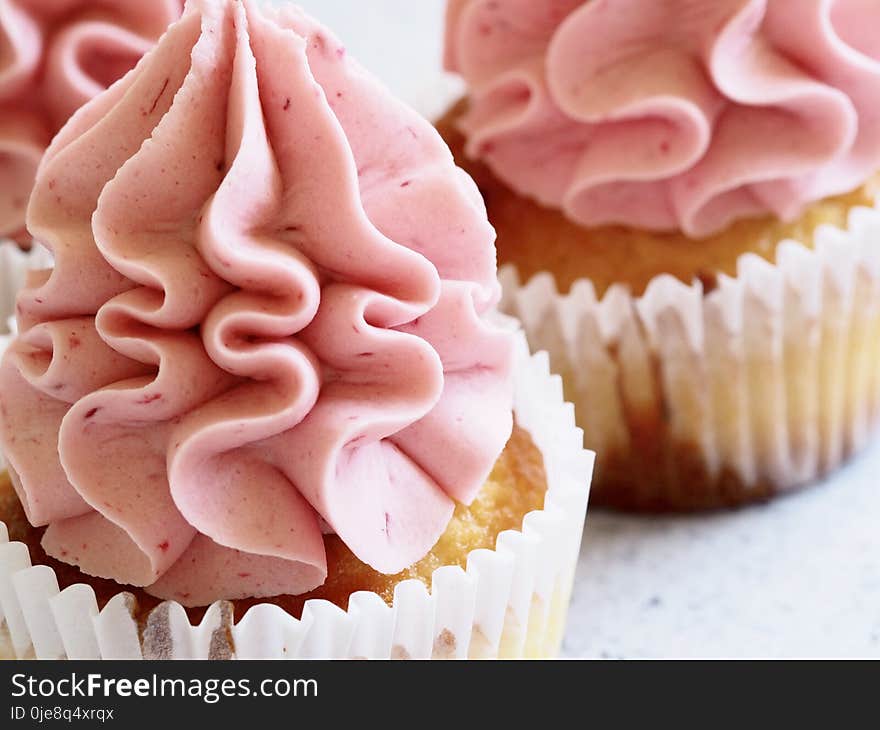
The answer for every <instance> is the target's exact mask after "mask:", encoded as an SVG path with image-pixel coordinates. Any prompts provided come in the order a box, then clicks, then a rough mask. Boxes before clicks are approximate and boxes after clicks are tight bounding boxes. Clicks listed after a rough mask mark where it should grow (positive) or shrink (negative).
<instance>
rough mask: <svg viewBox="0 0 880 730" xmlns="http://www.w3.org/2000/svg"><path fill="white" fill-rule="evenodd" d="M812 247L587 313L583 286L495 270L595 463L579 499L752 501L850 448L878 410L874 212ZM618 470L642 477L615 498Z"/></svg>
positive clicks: (877, 233) (614, 291)
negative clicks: (710, 284)
mask: <svg viewBox="0 0 880 730" xmlns="http://www.w3.org/2000/svg"><path fill="white" fill-rule="evenodd" d="M814 244H815V245H814V247H813V249H810V248H807V247H805V246H804V245H802V244H800V243H797V242H795V241H785V242H782V243H781V244H780V245H779V247H778V249H777V256H776V263H775V264H772V263H769V262H767V261H766V260H764V259H762V258H760V257H758V256H756V255H753V254H747V255H744V256H743V257H742V258H741V259H740V260H739V262H738V266H737V275H736V277H729V276H723V275H722V276H720V277H719V281H718V286H717V288H716V289H715V290H714V291H711V292H704V290H703V286H702V284H701V283H700V282H699V281H696V282H694V283H693V284H691V285H686V284H683V283H681V282H680V281H678V280H677V279H675V278H674V277H672V276H668V275H663V276H658V277H656V278H655V279H653V280H652V281H651V282H650V284H649V286H648V287H647V289H646V291H645V293H644V295H643V296H640V297H634V296H632V295H631V294H630V293H629V292H628V290H627V289H625V288H624V287H623V286H613V287H611V288H610V289H609V290H608V292H607V293H606V294H605V296H604V297H603V298H602V299H601V300H599V299H597V297H596V294H595V290H594V287H593V285H592V283H591V282H590V281H589V280H586V279H582V280H580V281H578V282H576V283H575V285H574V286H573V287H572V288H571V290H570V292H569V293H568V294H566V295H560V294H559V293H558V291H557V286H556V283H555V280H554V277H553V276H552V274H550V273H546V272H545V273H541V274H539V275H537V276H535V277H534V278H533V279H532V280H531V281H529V282H528V283H526V284H525V285H521V283H520V281H519V278H518V276H517V272H516V270H515V269H513V268H510V267H506V268H505V269H504V270H503V271H502V274H501V277H502V282H503V283H504V285H505V286H504V289H505V301H504V302H503V304H502V309H504V310H505V311H507V312H508V313H510V314H512V315H513V316H516V317H518V318H519V319H520V320H521V321H522V323H523V326H524V329H525V332H526V335H527V337H528V339H529V342H530V344H531V346H532V348H533V349H535V350H547V351H548V352H549V353H550V358H551V366H552V369H553V371H554V372H557V373H560V374H562V376H563V379H564V382H565V389H566V396H567V398H568V399H569V400H571V401H572V402H574V404H575V407H576V411H577V414H578V421H579V423H580V424H581V425H582V426H583V428H584V431H585V439H586V445H587V446H588V447H589V448H591V449H593V450H595V451H596V452H598V454H599V461H598V463H597V473H596V479H595V483H594V486H593V492H594V498H598V499H599V501H601V502H610V503H617V504H620V502H621V501H624V502H629V505H626V504H624V505H623V506H638V505H641V506H642V507H648V508H650V507H651V506H658V505H659V506H660V507H662V506H667V507H669V506H672V507H675V506H678V507H681V506H683V505H686V504H687V503H688V501H689V500H693V499H696V501H697V502H700V503H702V506H720V504H722V503H725V502H730V501H744V500H748V499H749V498H750V493H751V494H754V496H761V497H762V498H763V497H766V496H770V495H771V494H774V493H776V492H779V491H784V490H787V489H790V488H793V487H795V486H798V485H802V484H805V483H807V482H810V481H813V480H815V479H816V478H818V477H820V476H822V475H824V474H825V473H827V472H829V471H830V470H832V469H834V468H835V467H837V466H838V465H839V464H840V463H841V461H843V460H844V459H845V458H846V457H847V456H848V455H850V454H851V453H853V452H854V451H856V450H857V449H859V448H860V447H862V446H863V445H864V443H865V441H866V439H867V438H868V436H869V433H870V431H871V428H872V426H873V425H874V424H875V422H876V421H877V416H878V406H880V212H878V210H874V209H869V208H855V209H853V210H852V211H851V212H850V216H849V223H848V226H847V228H846V230H841V229H839V228H836V227H832V226H823V227H820V228H819V229H818V230H817V232H816V234H815V241H814ZM614 460H617V463H616V464H615V463H614ZM627 460H629V461H631V462H633V463H635V462H639V464H641V466H642V473H640V474H639V473H637V470H638V468H639V467H636V471H632V472H630V477H629V478H631V479H633V481H634V484H633V485H632V486H631V487H630V489H632V490H633V493H631V494H629V495H626V497H625V498H622V495H621V494H620V493H619V492H615V490H620V489H621V487H620V485H619V484H616V483H612V479H613V474H612V472H613V470H614V469H615V468H619V467H620V466H621V463H623V467H624V470H625V469H626V468H627V464H626V463H625V462H626V461H627ZM701 490H702V492H703V493H699V492H700V491H701ZM697 506H700V505H697Z"/></svg>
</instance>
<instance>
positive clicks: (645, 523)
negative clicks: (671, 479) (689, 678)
mask: <svg viewBox="0 0 880 730" xmlns="http://www.w3.org/2000/svg"><path fill="white" fill-rule="evenodd" d="M878 482H880V444H875V445H874V446H873V447H872V449H871V450H870V451H869V452H868V453H866V454H863V455H862V456H861V457H859V458H857V459H856V460H855V461H853V462H852V463H850V464H849V465H847V466H846V467H844V469H843V470H842V471H840V472H838V473H837V474H836V475H835V476H834V477H833V478H832V479H830V480H828V481H827V482H825V483H824V484H820V485H817V486H815V487H812V488H809V489H806V490H804V491H801V492H797V493H795V494H792V495H790V496H788V497H784V498H782V499H780V500H778V501H775V502H772V503H769V504H767V505H762V506H757V507H751V508H747V509H742V510H739V511H735V512H727V513H717V514H713V515H709V516H701V517H673V518H659V519H658V518H639V517H629V516H622V515H615V514H611V513H607V512H599V511H593V512H592V513H591V514H590V515H589V516H588V518H587V530H586V533H585V536H584V543H583V547H582V549H581V557H580V565H579V573H578V582H577V585H576V588H575V595H574V600H573V603H572V608H571V619H570V623H569V627H568V633H567V636H566V640H565V646H564V652H565V654H566V656H588V657H625V658H635V657H670V656H678V657H836V656H845V657H852V656H860V657H863V656H870V657H880V483H878Z"/></svg>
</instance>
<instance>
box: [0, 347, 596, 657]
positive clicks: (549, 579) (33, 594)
mask: <svg viewBox="0 0 880 730" xmlns="http://www.w3.org/2000/svg"><path fill="white" fill-rule="evenodd" d="M518 337H519V346H518V356H517V357H518V359H517V369H516V372H517V378H516V398H515V412H516V419H517V422H518V424H519V425H520V426H521V427H522V428H524V429H525V430H526V431H528V432H529V433H530V434H531V436H532V440H533V441H534V443H535V444H536V446H537V447H538V448H539V449H540V451H541V452H542V454H543V457H544V466H545V470H546V473H547V485H548V491H547V496H546V501H545V506H544V509H543V510H541V511H537V512H532V513H530V514H528V515H526V517H525V519H524V522H523V527H522V529H521V530H518V531H507V532H504V533H502V534H501V535H499V537H498V540H497V545H496V548H495V550H476V551H474V552H472V553H471V554H469V555H468V559H467V567H466V569H465V570H462V569H461V568H458V567H445V568H440V569H439V570H437V571H436V572H435V573H434V574H433V579H432V584H431V589H430V591H429V590H428V589H427V587H426V586H425V585H424V584H423V583H421V582H419V581H415V580H410V581H405V582H402V583H400V584H399V585H398V586H397V588H396V590H395V593H394V601H393V606H388V605H387V604H386V603H385V602H384V601H383V600H382V599H381V598H380V597H379V596H378V595H376V594H373V593H364V592H362V593H355V594H353V595H352V596H351V599H350V604H349V609H348V611H343V610H341V609H340V608H338V607H337V606H335V605H334V604H332V603H329V602H327V601H321V600H313V601H309V602H308V603H307V604H306V605H305V608H304V610H303V613H302V617H301V619H295V618H293V617H291V616H290V615H288V614H286V613H285V612H284V611H283V610H282V609H280V608H278V607H277V606H274V605H270V604H264V605H259V606H256V607H254V608H252V609H251V610H249V611H248V612H247V614H246V615H245V616H244V617H243V618H242V620H241V621H240V622H239V623H238V624H235V625H233V621H232V607H231V605H230V604H228V603H218V604H215V605H214V606H212V607H211V608H210V609H209V610H208V612H207V613H206V615H205V618H204V620H203V621H202V622H201V624H199V625H198V626H191V625H190V623H189V621H188V619H187V615H186V612H185V611H184V609H183V608H182V607H181V606H180V605H178V604H175V603H170V602H169V603H164V604H162V605H160V606H159V607H158V608H157V609H155V610H154V611H153V613H152V614H151V615H150V617H149V619H148V621H147V624H146V626H145V627H144V629H143V632H142V633H140V632H139V628H138V625H137V624H136V622H135V620H134V619H133V618H132V613H131V610H130V607H131V601H132V597H131V596H130V595H129V594H125V593H120V594H119V595H117V596H116V597H114V598H113V599H112V600H111V601H110V602H109V603H108V604H107V605H106V606H105V607H104V609H103V610H101V611H99V610H98V604H97V601H96V598H95V593H94V591H93V590H92V588H91V587H89V586H88V585H85V584H80V585H74V586H71V587H69V588H67V589H65V590H64V591H60V592H59V589H58V581H57V578H56V576H55V574H54V572H53V571H52V570H51V569H50V568H48V567H46V566H33V567H31V562H30V557H29V555H28V550H27V548H26V547H25V546H24V545H23V544H21V543H10V542H8V536H7V531H6V528H5V526H4V525H3V524H2V523H0V618H2V622H0V626H2V628H0V658H2V657H3V656H4V655H5V656H17V657H31V656H35V657H37V658H50V659H59V658H71V659H73V658H75V659H97V658H105V659H140V658H150V659H152V658H163V659H165V658H169V659H170V658H174V659H184V658H238V659H257V658H269V659H280V658H401V659H402V658H410V659H428V658H436V659H451V658H466V657H474V658H493V657H524V656H532V657H546V656H555V655H556V653H557V652H558V650H559V647H560V644H561V640H562V631H563V627H564V623H565V614H566V612H567V608H568V602H569V598H570V595H571V590H572V584H573V580H574V571H575V566H576V564H577V556H578V552H579V549H580V542H581V534H582V530H583V525H584V518H585V513H586V507H587V499H588V493H589V485H590V478H591V474H592V468H593V454H591V453H589V452H587V451H585V450H584V448H583V433H582V432H581V431H580V429H578V428H577V427H576V426H575V423H574V410H573V407H572V406H571V405H570V404H567V403H565V402H564V399H563V396H562V382H561V380H560V379H559V377H557V376H551V375H550V370H549V361H548V358H547V355H546V354H545V353H541V354H538V355H535V356H530V355H529V352H528V346H527V344H526V341H525V337H524V336H523V335H522V333H520V334H519V335H518ZM4 643H5V647H4Z"/></svg>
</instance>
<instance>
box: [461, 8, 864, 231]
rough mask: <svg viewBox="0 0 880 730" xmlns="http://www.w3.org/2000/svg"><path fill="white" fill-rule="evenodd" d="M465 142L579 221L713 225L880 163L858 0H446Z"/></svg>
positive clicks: (783, 214) (797, 202)
mask: <svg viewBox="0 0 880 730" xmlns="http://www.w3.org/2000/svg"><path fill="white" fill-rule="evenodd" d="M446 60H447V66H448V67H449V68H450V69H452V70H455V71H458V72H460V73H461V74H463V75H464V77H465V79H466V80H467V81H468V83H469V84H470V87H471V97H470V102H471V103H470V109H469V111H468V113H467V114H466V116H465V117H464V118H463V120H462V129H463V131H464V132H465V133H466V134H467V135H468V146H467V152H468V154H469V155H471V156H474V157H480V158H481V159H483V160H485V161H486V162H487V163H488V164H489V165H490V166H491V167H492V169H493V171H494V172H495V173H496V174H497V175H498V176H499V177H500V178H501V179H502V180H504V181H505V182H506V183H507V184H508V185H510V186H511V187H512V188H514V189H515V190H516V191H517V192H519V193H520V194H523V195H528V196H530V197H533V198H535V199H536V200H538V201H539V202H540V203H541V204H543V205H546V206H550V207H555V208H560V209H562V210H563V211H564V212H565V214H566V215H567V216H568V217H569V218H571V219H572V220H574V221H575V222H577V223H580V224H582V225H585V226H597V225H605V224H624V225H631V226H634V227H639V228H644V229H649V230H657V231H665V230H682V231H684V232H685V233H686V234H688V235H690V236H693V237H701V236H706V235H709V234H712V233H716V232H718V231H719V230H722V229H723V228H725V227H726V226H727V225H728V224H730V223H731V222H733V221H734V220H736V219H739V218H743V217H753V216H759V215H765V214H773V215H776V216H777V217H779V218H781V219H783V220H791V219H794V218H796V217H797V216H798V215H799V214H800V213H801V211H802V210H803V208H804V207H805V206H806V205H807V204H809V203H811V202H814V201H816V200H820V199H822V198H824V197H828V196H831V195H836V194H840V193H844V192H848V191H850V190H852V189H855V188H856V187H858V186H859V185H861V184H862V183H864V181H865V180H867V179H868V178H869V177H870V176H871V175H872V174H873V173H874V172H876V171H877V169H878V168H880V6H878V5H877V4H876V3H873V2H865V0H717V1H715V2H705V0H664V1H663V2H658V1H657V0H589V2H585V1H584V0H544V1H543V2H540V3H536V2H530V1H529V0H451V2H450V4H449V8H448V28H447V58H446Z"/></svg>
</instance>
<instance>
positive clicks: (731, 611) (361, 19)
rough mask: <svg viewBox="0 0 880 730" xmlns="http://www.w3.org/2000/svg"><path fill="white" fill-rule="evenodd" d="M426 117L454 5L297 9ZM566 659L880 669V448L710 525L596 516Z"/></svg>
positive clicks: (438, 1) (385, 3)
mask: <svg viewBox="0 0 880 730" xmlns="http://www.w3.org/2000/svg"><path fill="white" fill-rule="evenodd" d="M300 4H301V5H302V6H303V7H305V8H306V9H307V10H309V11H310V12H312V13H314V14H315V15H316V16H318V17H319V18H321V19H322V20H324V21H326V22H327V23H328V24H330V25H331V26H332V27H333V28H334V30H335V31H336V33H337V34H338V35H339V36H340V37H341V38H342V39H343V40H344V41H345V42H346V43H347V45H348V46H349V48H350V49H351V51H352V53H353V54H355V55H356V56H357V57H358V58H359V59H360V60H361V61H362V62H363V63H364V64H365V65H366V66H368V67H370V68H371V69H372V70H373V71H375V72H376V73H378V74H379V75H380V76H382V77H383V78H384V79H385V80H386V81H387V82H388V83H389V84H390V85H391V87H392V88H393V89H394V91H395V92H397V93H398V94H400V95H402V96H403V97H404V98H406V99H407V100H408V101H410V102H411V103H413V104H415V105H416V106H417V107H418V108H419V109H420V110H421V111H422V112H423V113H425V114H427V115H429V116H431V115H436V114H438V113H439V112H441V111H442V110H443V109H444V107H445V105H446V104H447V103H448V102H449V101H451V99H453V98H454V97H455V93H456V91H455V90H456V88H457V87H456V85H455V84H454V83H452V82H450V80H449V79H448V78H445V77H444V76H443V74H442V73H441V71H440V64H439V60H440V53H441V33H442V24H441V19H442V7H443V0H418V1H417V2H413V1H412V0H371V2H369V3H356V2H352V0H300ZM587 525H588V529H587V531H586V535H585V538H584V543H583V548H582V551H581V561H580V567H579V571H580V572H579V575H578V584H577V588H576V590H575V596H574V602H573V604H572V612H571V619H570V624H569V629H568V634H567V637H566V641H565V649H564V650H565V653H566V655H567V656H590V657H600V656H613V657H669V656H686V657H696V656H705V657H722V656H757V657H770V656H880V445H878V446H876V447H875V448H874V449H873V451H872V452H870V453H869V454H867V455H865V456H863V457H862V458H860V459H859V460H857V461H856V462H854V463H852V464H851V465H849V466H848V467H846V468H845V469H844V470H843V471H842V472H840V473H839V474H838V475H836V476H835V477H834V478H833V479H832V480H830V481H829V482H828V483H826V484H823V485H820V486H818V487H814V488H812V489H809V490H806V491H803V492H800V493H798V494H794V495H792V496H790V497H787V498H785V499H782V500H779V501H777V502H774V503H771V504H769V505H765V506H760V507H754V508H749V509H743V510H740V511H737V512H732V513H724V514H715V515H711V516H703V517H689V518H662V519H647V518H639V517H626V516H620V515H614V514H609V513H603V512H593V513H592V514H591V515H590V516H589V517H588V519H587Z"/></svg>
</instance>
